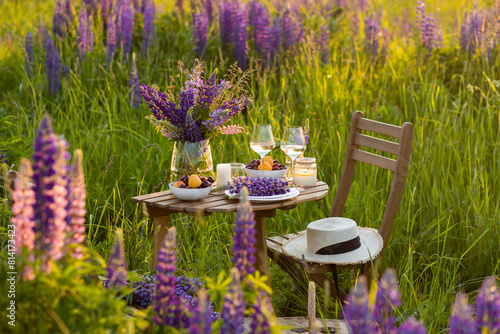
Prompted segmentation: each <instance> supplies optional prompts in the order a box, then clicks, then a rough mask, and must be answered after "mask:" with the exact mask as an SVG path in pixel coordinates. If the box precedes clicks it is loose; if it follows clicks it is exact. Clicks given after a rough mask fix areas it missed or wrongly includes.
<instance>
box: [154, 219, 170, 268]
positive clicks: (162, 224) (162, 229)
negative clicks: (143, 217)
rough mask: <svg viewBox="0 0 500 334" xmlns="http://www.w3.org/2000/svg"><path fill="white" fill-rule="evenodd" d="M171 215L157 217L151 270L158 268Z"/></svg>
mask: <svg viewBox="0 0 500 334" xmlns="http://www.w3.org/2000/svg"><path fill="white" fill-rule="evenodd" d="M168 222H169V216H162V217H156V218H155V238H154V242H153V267H152V268H151V270H156V263H157V261H158V252H159V251H160V248H161V244H162V242H163V239H165V235H167V230H168Z"/></svg>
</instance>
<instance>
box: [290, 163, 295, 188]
mask: <svg viewBox="0 0 500 334" xmlns="http://www.w3.org/2000/svg"><path fill="white" fill-rule="evenodd" d="M291 159H292V184H295V158H291Z"/></svg>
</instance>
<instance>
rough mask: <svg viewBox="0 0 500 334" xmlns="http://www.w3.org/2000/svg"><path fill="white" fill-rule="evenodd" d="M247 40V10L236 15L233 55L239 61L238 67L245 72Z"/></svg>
mask: <svg viewBox="0 0 500 334" xmlns="http://www.w3.org/2000/svg"><path fill="white" fill-rule="evenodd" d="M247 40H248V15H247V12H246V10H245V9H242V10H240V11H238V12H237V13H236V15H235V25H234V35H233V53H234V58H235V59H236V60H237V61H238V66H239V67H240V68H241V69H242V70H245V69H246V68H247V62H248V55H247Z"/></svg>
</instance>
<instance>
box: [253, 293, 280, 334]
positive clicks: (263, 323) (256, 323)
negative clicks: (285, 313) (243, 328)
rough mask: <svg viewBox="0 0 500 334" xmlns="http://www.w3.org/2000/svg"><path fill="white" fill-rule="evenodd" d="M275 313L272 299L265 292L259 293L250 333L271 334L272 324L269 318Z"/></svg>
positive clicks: (254, 307)
mask: <svg viewBox="0 0 500 334" xmlns="http://www.w3.org/2000/svg"><path fill="white" fill-rule="evenodd" d="M273 313H274V310H273V306H272V304H271V298H270V297H269V295H267V294H266V293H265V292H264V291H262V290H261V291H260V292H258V293H257V297H256V298H255V304H254V306H253V312H252V317H251V322H250V333H252V334H254V333H255V334H256V333H259V334H269V333H271V323H270V322H269V318H268V317H269V316H271V315H272V314H273Z"/></svg>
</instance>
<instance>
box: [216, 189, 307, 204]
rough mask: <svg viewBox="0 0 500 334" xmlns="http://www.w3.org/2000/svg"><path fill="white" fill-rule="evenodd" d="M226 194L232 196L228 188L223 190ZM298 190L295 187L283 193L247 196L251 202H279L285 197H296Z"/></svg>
mask: <svg viewBox="0 0 500 334" xmlns="http://www.w3.org/2000/svg"><path fill="white" fill-rule="evenodd" d="M225 194H226V195H227V196H232V195H231V193H230V192H229V190H226V191H225ZM299 194H300V192H299V191H298V190H297V189H296V188H290V192H288V193H286V194H283V195H273V196H248V199H249V200H250V202H253V203H269V202H279V201H284V200H286V199H290V198H294V197H297V196H298V195H299Z"/></svg>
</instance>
